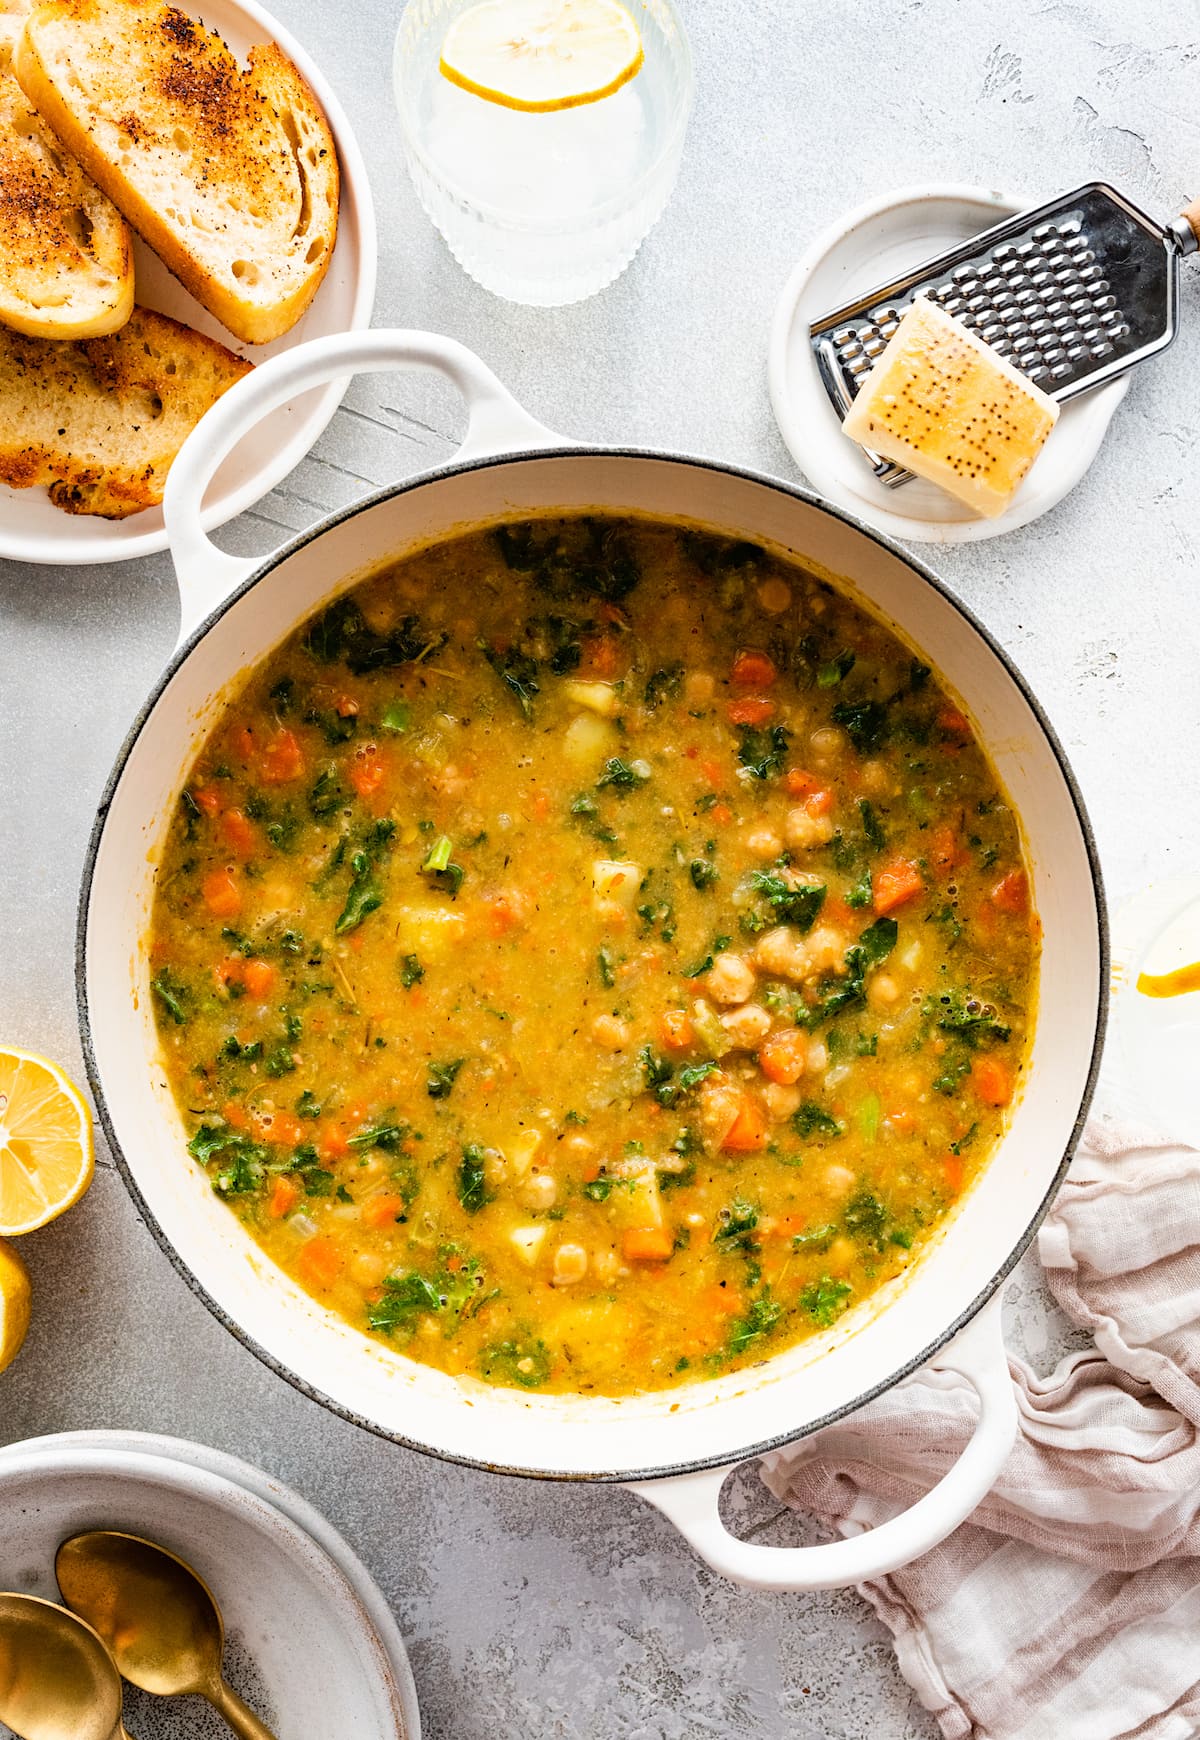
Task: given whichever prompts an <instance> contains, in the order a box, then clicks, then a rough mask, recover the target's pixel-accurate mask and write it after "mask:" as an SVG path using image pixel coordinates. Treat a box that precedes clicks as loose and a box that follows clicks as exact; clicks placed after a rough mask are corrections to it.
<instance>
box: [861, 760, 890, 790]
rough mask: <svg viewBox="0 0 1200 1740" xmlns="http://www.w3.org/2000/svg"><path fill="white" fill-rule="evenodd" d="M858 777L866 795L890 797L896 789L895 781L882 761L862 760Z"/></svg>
mask: <svg viewBox="0 0 1200 1740" xmlns="http://www.w3.org/2000/svg"><path fill="white" fill-rule="evenodd" d="M858 777H859V783H860V785H861V786H862V789H863V791H865V792H866V794H867V796H868V797H890V796H891V795H892V794H893V793H894V792H895V790H896V786H895V782H894V781H893V779H892V776H891V774H890V773H889V772H888V770H887V767H886V766H885V765H884V763H883V762H882V761H864V762H863V764H862V767H861V768H860V769H859V774H858Z"/></svg>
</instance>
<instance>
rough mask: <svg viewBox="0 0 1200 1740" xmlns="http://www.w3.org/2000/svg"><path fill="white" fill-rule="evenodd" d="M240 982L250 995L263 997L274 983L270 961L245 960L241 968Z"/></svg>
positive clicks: (273, 972) (273, 973) (273, 971)
mask: <svg viewBox="0 0 1200 1740" xmlns="http://www.w3.org/2000/svg"><path fill="white" fill-rule="evenodd" d="M242 983H243V984H244V985H245V987H246V989H247V991H248V992H249V993H250V995H251V996H252V997H265V996H266V995H267V992H268V991H269V990H270V989H271V986H272V985H273V984H274V983H275V969H274V967H273V966H272V965H271V963H270V961H247V962H246V964H245V966H244V967H243V968H242Z"/></svg>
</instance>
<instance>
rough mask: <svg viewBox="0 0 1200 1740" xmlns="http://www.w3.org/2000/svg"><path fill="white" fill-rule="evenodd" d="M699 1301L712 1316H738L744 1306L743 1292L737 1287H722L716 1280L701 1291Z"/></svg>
mask: <svg viewBox="0 0 1200 1740" xmlns="http://www.w3.org/2000/svg"><path fill="white" fill-rule="evenodd" d="M698 1303H699V1304H700V1306H701V1307H702V1309H703V1310H705V1311H706V1312H707V1313H708V1315H709V1316H710V1317H736V1316H737V1314H738V1312H739V1311H740V1310H741V1308H742V1298H741V1294H740V1293H739V1292H738V1290H737V1288H736V1287H722V1286H721V1284H720V1282H719V1281H717V1282H714V1283H713V1285H712V1286H711V1287H706V1288H705V1289H704V1291H703V1293H701V1295H700V1298H699V1301H698Z"/></svg>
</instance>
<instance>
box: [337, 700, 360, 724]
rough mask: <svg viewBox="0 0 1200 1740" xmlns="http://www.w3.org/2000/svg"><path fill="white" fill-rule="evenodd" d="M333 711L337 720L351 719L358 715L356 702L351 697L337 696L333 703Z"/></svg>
mask: <svg viewBox="0 0 1200 1740" xmlns="http://www.w3.org/2000/svg"><path fill="white" fill-rule="evenodd" d="M334 711H335V712H336V713H337V716H338V718H339V719H353V718H355V717H356V716H357V713H358V702H357V701H356V700H355V699H354V696H353V695H339V696H338V698H337V700H336V702H335V703H334Z"/></svg>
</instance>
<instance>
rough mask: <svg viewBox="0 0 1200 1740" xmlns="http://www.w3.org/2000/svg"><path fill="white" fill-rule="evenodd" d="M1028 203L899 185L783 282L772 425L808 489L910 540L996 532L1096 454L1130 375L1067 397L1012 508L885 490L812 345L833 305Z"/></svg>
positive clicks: (846, 222) (946, 540) (928, 491)
mask: <svg viewBox="0 0 1200 1740" xmlns="http://www.w3.org/2000/svg"><path fill="white" fill-rule="evenodd" d="M1036 203H1037V201H1036V200H1035V199H1017V198H1014V197H1012V196H1011V195H1008V194H1002V193H990V192H988V191H987V190H986V189H985V188H978V187H958V186H952V185H951V186H930V187H909V188H901V189H899V190H898V191H897V192H895V193H889V194H887V195H885V196H884V197H883V198H882V199H876V200H872V201H871V202H870V203H869V204H868V205H861V206H858V207H857V208H856V209H855V210H854V211H852V212H849V213H848V214H847V215H846V216H845V217H843V218H841V219H840V220H839V221H838V222H837V223H836V224H834V225H832V226H831V227H830V228H829V229H827V230H825V231H824V233H823V234H821V235H820V236H818V237H817V239H816V241H814V242H813V244H812V246H811V247H810V248H809V249H808V251H807V253H806V254H805V255H804V257H803V259H801V261H800V262H799V264H798V265H797V266H796V268H795V270H794V271H793V272H792V275H791V277H790V278H789V279H788V281H787V284H786V285H785V286H784V290H783V294H782V295H781V296H780V298H779V301H778V303H777V304H776V307H775V314H774V317H773V320H772V324H771V343H770V352H769V359H768V379H769V384H770V389H771V404H772V407H773V409H774V411H775V420H776V422H777V423H778V424H779V432H780V434H781V435H782V436H783V439H784V441H785V442H786V443H787V446H788V449H789V451H790V452H791V455H792V458H793V459H794V460H795V461H796V464H797V465H798V466H799V467H800V469H801V471H802V472H803V473H804V475H805V476H806V477H807V478H808V480H809V482H810V483H811V484H812V486H813V487H814V489H816V490H818V491H819V492H820V493H821V494H822V495H823V496H825V497H826V498H827V499H828V500H829V501H831V502H833V503H834V504H835V505H836V506H837V507H841V508H845V509H846V510H847V512H849V513H852V514H855V515H856V516H857V517H858V518H859V519H861V520H865V521H866V522H867V524H868V525H871V526H875V527H876V528H877V529H878V530H879V531H882V532H888V533H890V534H891V535H892V536H893V537H896V538H903V539H906V540H907V541H908V542H910V543H933V544H956V543H963V542H966V541H967V540H969V539H976V538H994V537H997V536H998V535H999V534H1000V533H1001V532H1010V531H1012V530H1014V529H1015V527H1017V526H1024V525H1028V524H1029V522H1030V521H1031V520H1035V519H1037V518H1038V516H1039V515H1040V514H1044V513H1046V512H1047V510H1048V509H1050V508H1052V507H1055V506H1056V505H1057V504H1058V503H1059V502H1060V501H1061V500H1062V498H1063V496H1065V495H1066V494H1067V491H1068V490H1070V489H1073V488H1074V487H1075V485H1076V484H1077V483H1078V482H1079V479H1080V478H1081V477H1082V476H1083V474H1084V472H1085V471H1086V470H1087V468H1088V466H1089V465H1090V464H1091V462H1092V460H1093V459H1094V458H1095V456H1096V452H1097V449H1098V448H1099V446H1100V443H1101V441H1102V440H1103V439H1104V433H1105V430H1106V429H1107V428H1108V425H1109V421H1110V419H1111V417H1112V414H1113V412H1114V411H1115V410H1116V408H1117V406H1118V405H1119V404H1120V402H1121V400H1122V398H1123V397H1124V395H1125V391H1126V388H1127V387H1128V385H1129V377H1128V375H1126V376H1124V377H1123V378H1122V379H1120V380H1117V381H1112V382H1110V384H1109V385H1108V386H1106V387H1100V388H1098V389H1097V390H1096V391H1095V392H1092V393H1085V394H1084V395H1083V396H1082V397H1081V398H1078V399H1072V400H1071V402H1070V404H1067V405H1064V406H1063V408H1062V415H1061V417H1060V418H1059V420H1058V424H1057V425H1056V427H1055V429H1054V430H1053V432H1052V433H1051V435H1050V438H1049V440H1048V441H1047V442H1046V445H1045V447H1044V448H1043V450H1042V452H1041V454H1040V455H1039V456H1038V459H1037V462H1036V464H1035V465H1034V467H1033V469H1032V471H1031V472H1030V474H1029V476H1028V477H1027V478H1026V480H1025V482H1024V484H1023V485H1022V486H1021V488H1020V490H1019V491H1018V492H1017V495H1016V497H1015V498H1014V500H1013V504H1012V506H1011V507H1010V508H1009V509H1008V510H1007V511H1006V512H1005V513H1003V514H1001V515H1000V516H999V517H998V518H997V519H993V520H984V519H978V518H977V517H975V516H974V515H972V514H971V513H970V512H969V511H968V509H967V508H966V507H964V506H963V505H962V504H961V503H959V502H956V501H955V500H954V498H953V497H952V496H949V495H946V494H945V492H944V491H942V490H940V489H938V488H937V487H936V485H935V484H932V483H924V482H921V481H920V480H918V481H917V482H915V483H906V484H904V485H903V487H902V488H900V489H888V488H886V486H885V485H884V484H882V483H880V482H879V480H878V478H877V477H876V476H875V474H874V473H873V472H872V470H871V467H870V465H869V464H868V462H867V460H866V459H865V458H864V456H863V454H862V452H861V450H860V449H859V448H857V447H856V446H855V445H854V443H853V442H852V441H848V440H847V439H846V437H845V436H844V435H843V434H842V432H841V424H840V422H839V419H838V415H837V413H836V411H835V410H834V408H833V406H832V405H831V404H830V402H829V398H828V396H827V394H826V392H825V388H824V386H823V385H822V384H821V379H820V376H819V375H818V373H817V365H816V359H815V358H814V356H813V352H812V347H811V345H810V344H809V336H808V329H809V325H810V323H811V322H812V321H814V320H817V319H819V318H820V317H821V316H822V315H824V314H828V313H829V311H830V309H833V308H840V307H841V305H842V304H843V303H844V302H848V301H850V300H852V299H853V298H854V297H855V296H859V295H862V294H864V293H865V292H866V291H868V290H870V289H871V287H872V285H875V284H886V283H889V282H890V281H891V280H892V279H893V278H897V277H899V276H900V275H901V274H902V273H904V272H905V271H910V270H911V269H912V268H913V267H914V266H918V265H920V263H921V261H922V260H926V259H930V258H932V257H933V256H934V255H937V254H940V253H942V252H943V251H944V250H945V249H946V248H949V247H953V246H955V245H956V244H957V243H959V242H962V241H965V240H967V239H969V238H970V237H971V236H974V235H978V234H979V232H980V231H981V230H986V229H989V228H990V227H991V226H992V225H993V224H996V223H999V222H1000V221H1001V220H1002V219H1003V218H1005V217H1008V216H1011V215H1012V214H1013V213H1015V212H1018V211H1023V210H1026V209H1027V208H1028V207H1029V206H1031V205H1035V204H1036Z"/></svg>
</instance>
